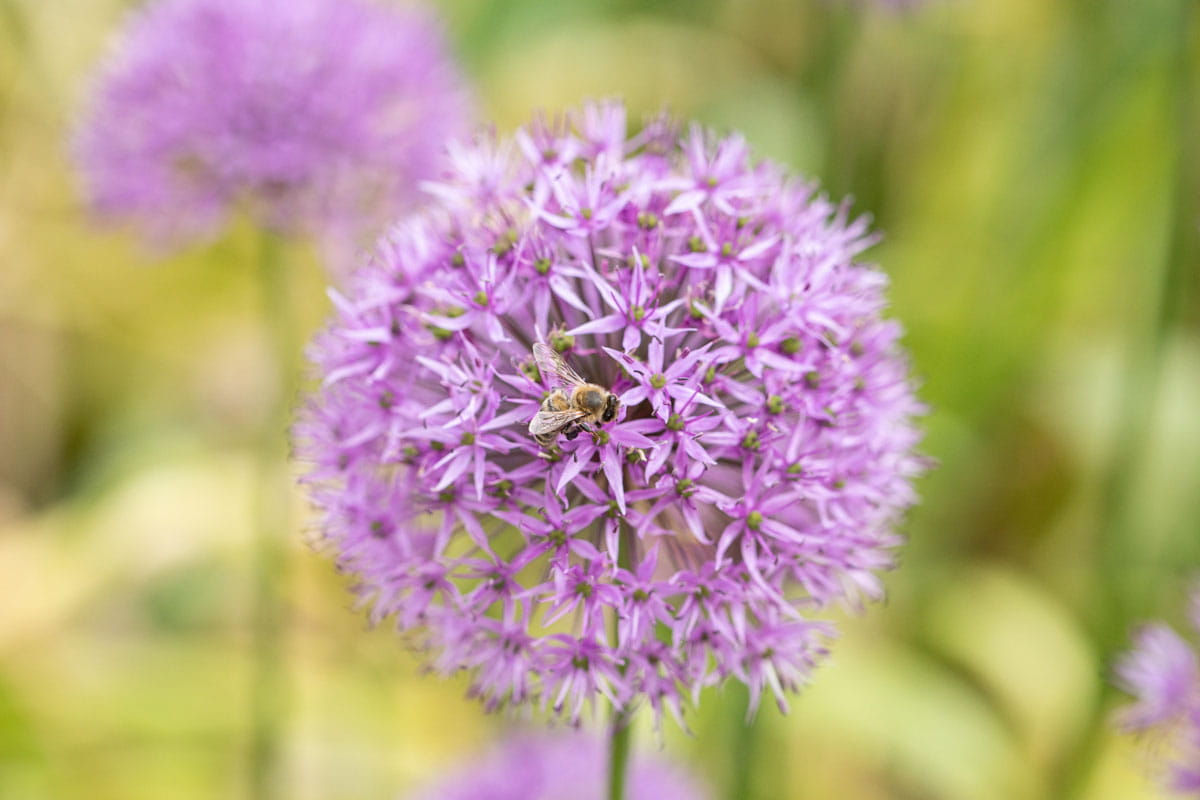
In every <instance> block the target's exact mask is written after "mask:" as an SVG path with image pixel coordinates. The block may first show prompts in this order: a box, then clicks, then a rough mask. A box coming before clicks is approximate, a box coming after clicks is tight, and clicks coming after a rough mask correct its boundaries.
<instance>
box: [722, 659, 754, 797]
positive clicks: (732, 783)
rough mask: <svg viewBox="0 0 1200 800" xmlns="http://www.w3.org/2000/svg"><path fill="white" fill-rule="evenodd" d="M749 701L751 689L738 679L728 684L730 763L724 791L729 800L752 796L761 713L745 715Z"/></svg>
mask: <svg viewBox="0 0 1200 800" xmlns="http://www.w3.org/2000/svg"><path fill="white" fill-rule="evenodd" d="M749 703H750V692H749V690H747V689H746V687H745V686H744V685H742V684H740V683H734V684H731V685H730V686H729V687H728V695H727V698H726V702H725V705H726V706H727V707H728V714H729V720H728V723H727V724H728V725H729V727H730V728H731V729H732V731H733V735H732V736H731V737H730V738H731V739H732V741H731V742H730V753H731V754H732V756H733V764H732V768H731V770H730V773H729V788H728V790H727V791H726V793H725V797H726V798H728V800H751V798H753V797H754V794H753V791H754V787H753V786H752V777H753V775H754V768H755V758H754V754H755V751H756V750H757V748H758V738H759V737H758V734H759V729H760V727H761V725H762V722H761V719H762V717H761V715H760V714H755V715H754V717H753V718H752V719H747V718H746V710H747V708H748V705H749Z"/></svg>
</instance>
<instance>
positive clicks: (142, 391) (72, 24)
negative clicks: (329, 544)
mask: <svg viewBox="0 0 1200 800" xmlns="http://www.w3.org/2000/svg"><path fill="white" fill-rule="evenodd" d="M132 5H133V4H132V3H120V2H116V0H101V1H100V2H88V3H84V2H72V3H42V2H36V1H35V0H0V12H2V13H0V27H2V28H3V31H2V34H3V35H2V36H0V254H2V257H0V586H2V587H3V590H4V591H3V598H4V599H3V601H2V603H0V798H3V799H4V800H9V799H10V798H12V799H13V800H18V799H19V800H26V799H27V798H74V797H80V798H82V797H87V798H94V799H96V800H105V799H106V798H114V800H115V799H116V798H121V799H122V800H125V799H126V798H142V797H145V798H160V797H164V796H169V797H172V798H189V797H197V798H199V797H214V796H244V795H245V794H246V792H247V789H246V787H247V786H248V785H249V784H248V775H249V773H250V771H251V766H252V765H251V764H250V756H249V755H248V753H249V752H250V737H251V725H252V721H251V712H250V708H251V697H250V693H251V691H252V690H251V686H252V683H251V668H252V665H251V661H252V659H253V653H254V650H253V638H254V637H253V635H252V620H251V613H252V612H251V606H252V597H253V581H254V576H253V574H252V572H253V569H252V565H253V564H254V563H255V562H254V560H253V550H254V523H253V519H254V514H255V512H254V507H255V502H256V501H255V497H256V493H257V492H258V489H259V484H258V478H257V477H256V475H257V473H258V467H257V466H256V464H257V462H256V455H255V453H256V450H257V449H258V447H259V442H260V440H261V438H262V430H261V429H262V425H263V420H264V419H265V418H267V416H268V415H269V413H270V405H271V402H272V399H271V398H273V397H274V396H276V394H277V392H278V391H279V386H278V381H279V380H280V378H279V376H280V375H281V374H282V375H286V374H288V373H289V370H290V369H291V368H298V365H299V362H300V353H299V352H298V351H297V352H296V354H295V359H296V361H295V363H294V364H291V365H289V369H284V370H280V369H278V368H276V366H275V365H273V364H272V361H271V359H272V345H271V343H270V341H269V339H268V337H267V335H266V334H265V332H264V329H263V324H262V322H261V320H260V319H259V315H258V311H259V301H258V297H257V291H258V289H257V286H256V283H255V281H256V277H255V274H254V270H253V264H254V260H255V257H256V256H255V247H256V241H257V239H256V234H255V232H254V231H252V230H249V229H248V228H247V227H245V225H244V224H243V225H239V226H235V228H234V229H233V230H231V231H229V232H228V233H227V235H225V236H224V237H223V238H222V239H220V240H219V241H216V242H212V243H210V244H207V245H203V246H198V247H195V248H192V249H189V250H187V251H185V252H181V253H173V254H161V253H150V252H147V251H146V250H144V249H142V248H141V246H140V245H139V244H138V243H137V242H136V241H135V240H134V238H133V237H132V236H131V235H129V234H128V233H127V232H119V231H118V232H112V231H101V230H98V229H97V228H96V227H94V226H93V225H92V224H91V222H90V221H89V219H88V217H87V214H86V213H85V211H84V210H83V209H82V208H81V206H80V201H79V198H78V194H77V187H76V184H75V181H74V178H73V176H72V172H71V167H70V164H69V163H68V162H67V159H66V156H65V142H66V138H67V131H68V129H69V125H70V123H71V121H72V119H73V117H74V115H75V114H76V113H77V109H78V108H79V105H80V101H81V99H82V98H83V97H84V95H85V94H86V92H87V88H88V80H89V74H90V72H91V70H92V69H93V67H94V65H95V64H96V62H97V60H98V59H99V58H100V57H101V56H102V53H103V52H104V49H105V47H106V43H107V42H108V40H109V38H110V36H111V34H112V32H113V31H114V29H115V28H116V26H117V25H119V23H120V21H121V18H122V15H123V13H124V12H125V10H126V7H128V6H132ZM1193 5H1194V4H1193V3H1192V2H1191V0H1006V2H1002V3H996V2H985V0H928V2H926V3H925V4H924V6H923V7H921V8H918V9H915V10H912V11H910V12H907V13H892V12H887V11H883V10H880V9H876V8H873V7H871V6H870V5H869V4H866V3H863V4H854V3H844V4H843V3H840V2H837V1H836V0H827V1H826V0H808V1H807V2H799V1H798V0H691V1H690V2H689V1H687V0H656V1H655V2H634V0H612V1H610V2H599V1H598V0H597V1H596V2H585V1H584V0H579V1H577V2H566V1H565V0H564V2H557V3H545V2H541V0H453V2H449V3H447V4H446V5H445V6H444V9H443V10H444V12H445V14H446V17H447V20H448V22H447V24H448V28H449V30H450V33H451V35H452V38H453V41H454V42H455V44H456V47H457V49H458V52H459V53H460V55H461V57H462V58H463V60H464V63H465V64H466V69H467V71H468V74H469V75H470V76H471V78H472V79H473V81H474V82H475V85H476V87H477V94H478V98H479V100H480V103H481V106H482V109H483V111H482V116H484V117H485V118H487V119H492V120H495V122H496V124H497V126H498V127H499V128H501V129H503V130H508V129H510V128H511V127H513V126H514V125H516V124H519V123H521V122H522V121H524V120H525V119H526V118H527V117H528V116H529V115H530V113H531V112H532V111H533V110H534V109H539V108H544V109H555V108H559V107H562V106H564V105H569V104H573V103H577V102H578V101H580V100H581V99H584V98H587V97H604V96H622V97H624V98H626V100H627V101H628V102H629V104H630V105H631V107H632V108H633V109H635V111H637V112H651V111H655V110H657V109H658V108H660V107H661V106H663V105H667V106H669V107H670V108H671V109H672V110H673V111H675V112H677V113H678V114H681V115H684V116H688V117H696V118H699V119H701V120H703V121H705V122H707V123H709V124H712V125H714V126H716V127H718V128H721V129H732V128H737V129H740V130H742V131H743V132H744V133H745V134H746V135H747V136H748V138H749V139H750V140H751V142H752V143H753V144H754V145H755V147H756V149H757V151H758V152H759V153H761V154H764V155H767V156H769V157H772V158H775V159H779V160H781V161H784V162H787V163H789V164H791V165H793V166H794V167H795V168H796V169H797V170H799V171H801V172H803V173H805V174H809V175H813V176H816V177H818V178H819V179H820V180H821V181H822V183H823V185H824V186H825V187H826V189H827V190H828V191H829V192H830V193H831V194H832V195H834V196H842V195H851V196H853V197H854V198H855V209H856V210H858V211H860V212H864V213H870V214H872V215H873V216H874V218H875V220H876V222H877V224H878V226H879V227H880V228H881V229H882V230H883V231H884V232H885V233H886V238H885V239H884V241H883V242H882V243H881V244H880V245H879V246H878V247H877V248H875V250H874V251H873V252H872V257H873V258H874V259H876V260H877V261H879V263H881V264H882V265H883V266H884V268H885V269H886V270H887V271H888V272H889V274H890V275H891V276H892V280H893V292H892V297H893V302H894V313H895V315H896V316H897V317H898V318H899V319H901V320H903V322H904V323H905V325H906V328H907V330H908V332H909V333H908V338H907V341H908V344H909V346H910V347H911V349H912V353H913V360H914V363H915V367H916V370H917V372H918V374H919V375H920V376H921V379H922V381H923V384H924V385H923V389H922V396H923V398H924V399H925V400H926V401H927V402H928V403H929V404H930V407H931V413H930V415H929V417H928V420H927V427H928V438H927V440H926V443H925V445H924V449H925V451H926V452H927V453H929V454H930V455H931V456H932V457H934V458H935V459H937V461H938V462H939V467H938V469H936V470H935V471H934V472H932V473H931V474H930V475H929V476H928V477H927V478H925V479H924V480H923V481H922V483H921V487H920V490H921V494H922V496H923V501H922V505H921V506H920V508H919V509H918V510H917V511H916V513H915V514H913V516H912V519H911V520H910V522H909V524H908V525H907V533H908V534H909V536H910V542H909V544H908V545H907V546H906V548H905V550H904V552H903V565H902V568H901V569H899V570H898V571H896V572H895V573H894V574H892V575H890V576H889V579H888V584H889V590H890V600H889V602H888V603H887V604H886V605H884V606H882V607H878V608H873V609H870V610H869V611H868V613H867V614H865V615H848V616H847V619H846V620H845V622H844V625H843V627H844V629H845V631H846V633H845V636H844V637H843V640H842V641H841V642H839V643H838V645H837V647H836V649H835V653H834V658H833V663H832V664H830V665H829V666H827V667H826V668H824V669H822V670H820V671H819V673H818V674H817V679H816V681H815V683H814V684H813V686H812V687H811V688H810V689H809V690H808V691H806V693H805V694H803V695H802V696H801V697H800V698H798V699H797V700H796V702H795V703H794V705H793V709H792V711H791V713H790V714H788V715H787V716H783V715H780V714H779V713H778V712H776V711H775V710H774V709H771V708H768V709H765V710H764V711H763V712H762V713H760V715H759V717H758V719H757V720H756V721H755V723H754V726H753V728H752V731H751V735H750V736H749V737H748V738H743V736H744V735H743V734H742V733H741V732H740V730H739V729H740V728H741V720H742V716H743V713H744V707H745V696H744V694H739V693H738V692H736V691H732V690H730V691H727V692H725V693H716V692H714V693H713V694H712V695H711V696H707V697H705V698H704V699H703V701H702V703H701V708H700V710H699V712H698V713H696V714H695V715H694V719H693V720H692V723H693V729H694V731H695V735H694V736H693V737H688V736H686V735H684V734H682V733H679V732H677V731H668V733H667V736H666V747H667V749H668V751H669V752H670V753H672V754H674V755H676V756H677V757H679V758H682V759H685V760H687V761H689V762H690V763H691V764H693V765H694V766H695V768H696V769H697V770H698V771H700V772H702V773H704V774H705V775H706V777H707V778H708V779H709V780H710V781H711V783H712V785H713V786H714V797H718V796H721V791H722V788H721V787H728V786H733V785H741V786H743V787H744V790H743V791H742V794H743V796H747V797H751V796H752V797H756V798H790V797H795V798H824V797H831V796H842V797H848V798H856V799H857V798H863V799H864V800H875V799H876V798H878V799H880V800H883V798H895V799H900V798H934V799H938V800H942V799H944V800H993V799H995V800H1001V799H1003V800H1013V799H1014V798H1015V799H1016V800H1021V799H1022V798H1054V799H1055V800H1058V799H1059V798H1094V799H1095V800H1107V799H1109V798H1111V799H1112V800H1118V799H1119V800H1130V798H1134V799H1136V798H1139V797H1152V796H1153V792H1152V789H1151V787H1150V786H1149V785H1148V783H1147V781H1146V780H1145V778H1144V775H1143V774H1142V773H1141V767H1142V765H1141V764H1140V763H1139V761H1138V758H1137V757H1136V755H1135V754H1134V746H1133V744H1132V743H1130V742H1127V741H1124V740H1122V739H1120V738H1118V737H1116V736H1114V735H1112V734H1111V733H1110V730H1109V726H1108V724H1107V723H1108V720H1109V716H1110V714H1111V712H1112V709H1113V707H1114V704H1115V703H1116V702H1117V699H1118V698H1116V697H1115V696H1114V692H1113V691H1112V690H1110V689H1107V688H1106V686H1107V677H1108V674H1109V672H1108V671H1109V668H1110V664H1111V660H1112V658H1113V656H1114V654H1115V652H1116V650H1117V649H1119V648H1120V647H1121V646H1122V645H1123V642H1124V641H1125V637H1126V635H1127V633H1128V630H1129V627H1130V625H1131V624H1133V623H1134V622H1135V621H1136V620H1138V619H1142V618H1148V617H1165V618H1168V619H1173V618H1175V619H1177V616H1176V615H1177V613H1178V612H1177V611H1176V609H1177V608H1178V607H1179V606H1180V602H1179V599H1180V597H1181V593H1182V588H1183V585H1184V582H1185V580H1186V579H1187V578H1188V577H1189V576H1190V575H1191V574H1193V573H1195V572H1197V571H1200V470H1198V469H1197V467H1198V466H1200V415H1198V414H1197V408H1198V407H1200V302H1198V299H1200V297H1198V293H1197V289H1196V287H1197V274H1198V270H1197V267H1198V266H1200V247H1198V246H1197V234H1198V228H1200V216H1198V214H1197V209H1198V208H1200V154H1198V153H1200V124H1198V121H1197V120H1198V118H1197V110H1196V109H1197V107H1198V106H1200V94H1197V92H1200V82H1198V81H1197V74H1198V70H1200V34H1198V31H1197V25H1200V14H1198V13H1196V11H1195V10H1194V9H1193V8H1192V6H1193ZM283 257H284V258H285V259H287V262H288V269H289V272H288V278H287V279H288V282H289V289H288V291H289V300H290V308H289V313H290V314H291V315H292V318H293V320H294V322H295V330H294V334H295V336H296V339H297V341H299V340H302V338H303V337H304V336H307V335H308V334H309V333H310V332H311V331H313V330H314V329H315V328H316V327H317V326H318V325H319V324H320V320H321V318H322V316H323V314H324V313H325V303H326V300H325V297H324V294H323V286H324V283H325V277H324V274H323V272H322V270H321V267H320V263H319V259H318V258H317V256H316V254H315V253H313V252H311V251H310V250H309V249H307V248H306V247H305V246H304V245H302V244H291V245H288V246H287V247H286V250H285V252H284V254H283ZM280 447H282V445H280ZM305 513H306V512H305V509H304V506H303V503H302V501H301V500H299V499H298V498H295V516H296V518H297V519H302V518H303V516H304V514H305ZM301 525H302V524H298V526H297V527H298V528H299V527H301ZM283 577H284V580H285V582H284V584H283V588H284V595H283V604H284V605H283V606H282V610H283V614H284V625H283V628H282V630H281V632H280V636H281V639H280V646H281V647H282V648H283V654H282V658H281V659H280V660H279V662H278V669H279V670H280V671H281V675H280V686H281V687H284V699H285V705H284V707H283V710H282V715H281V717H280V719H279V720H278V724H279V727H278V736H279V738H280V741H279V742H278V748H279V759H280V761H279V768H278V769H277V771H276V772H275V773H273V776H272V780H273V781H274V782H275V788H276V790H277V793H278V795H279V796H282V797H289V798H361V797H395V796H397V795H401V794H402V793H403V792H404V791H405V790H406V789H408V788H410V787H412V786H414V785H415V784H416V783H418V782H420V781H421V780H423V779H426V778H428V777H429V776H431V775H433V774H434V773H436V772H437V771H438V770H439V769H441V768H443V767H444V766H445V765H448V764H452V763H454V762H455V761H456V760H460V759H462V758H464V757H467V756H469V754H470V753H472V752H475V751H477V750H478V749H479V748H481V747H483V746H485V744H486V742H487V741H488V740H489V739H492V738H494V737H496V736H499V735H502V732H503V728H504V725H505V724H507V722H506V721H505V720H503V719H499V718H495V717H485V716H484V715H483V713H482V711H481V709H480V708H479V707H478V706H477V705H476V704H474V703H473V702H470V701H467V700H465V699H464V698H463V693H464V686H463V685H462V684H460V683H459V682H455V681H440V680H436V679H431V678H429V677H427V676H422V675H420V674H419V673H418V670H417V666H416V662H415V660H414V659H413V658H412V657H411V656H410V655H408V654H406V653H404V652H403V651H402V648H401V647H400V645H399V644H398V643H397V642H396V640H395V638H394V637H393V636H392V635H391V633H390V632H389V631H388V630H386V629H381V630H374V631H367V630H364V623H363V621H362V618H361V616H359V615H357V614H355V613H353V611H352V610H350V609H349V608H348V606H349V604H350V600H349V595H348V594H347V593H346V591H345V586H344V583H345V581H344V580H343V579H342V578H341V577H340V576H338V575H336V574H334V571H333V569H332V568H331V566H330V565H329V563H328V561H327V560H326V559H323V558H321V557H319V556H317V555H315V554H313V553H312V552H311V551H310V550H309V549H308V548H307V547H306V546H305V543H304V537H303V536H302V534H301V533H300V531H299V530H297V531H296V533H295V535H294V536H293V538H292V539H291V541H290V542H289V546H288V552H287V559H286V564H285V565H284V571H283ZM643 722H644V721H643ZM638 738H639V739H640V740H641V741H640V744H642V745H647V746H649V745H652V742H653V737H652V736H651V734H650V733H649V732H648V731H642V730H639V731H638ZM739 782H740V783H739Z"/></svg>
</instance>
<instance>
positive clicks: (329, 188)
mask: <svg viewBox="0 0 1200 800" xmlns="http://www.w3.org/2000/svg"><path fill="white" fill-rule="evenodd" d="M467 116H468V103H467V98H466V95H465V92H464V90H463V87H462V83H461V80H460V78H459V76H458V74H457V72H456V69H455V67H454V65H453V63H452V61H451V59H450V55H449V53H448V52H447V49H446V45H445V42H444V41H443V37H442V34H441V31H440V29H439V25H438V24H437V23H436V22H435V21H434V19H433V18H432V17H431V16H430V15H428V14H426V13H424V12H421V11H419V10H417V9H412V8H410V9H399V8H388V7H386V6H384V5H382V4H379V3H376V2H375V1H374V0H157V2H151V3H150V4H149V5H148V6H147V7H146V8H145V9H143V10H141V11H140V12H138V13H136V14H135V15H134V16H133V17H132V18H131V19H130V21H129V23H128V24H127V25H126V27H125V29H124V31H123V33H122V35H121V37H120V39H119V41H117V42H116V43H115V46H114V48H113V51H112V54H111V56H110V58H109V61H108V63H107V64H106V65H105V66H104V67H103V69H102V70H101V71H100V74H99V76H98V79H97V81H96V85H95V86H94V87H93V93H92V96H91V98H90V103H89V105H88V108H87V110H86V112H85V113H84V115H83V117H82V119H81V120H80V124H79V125H78V128H77V130H76V132H75V141H74V149H75V155H76V158H77V160H78V162H79V165H80V168H81V171H82V174H83V178H84V184H85V189H86V194H87V196H88V201H89V203H90V205H91V206H92V207H93V208H94V210H95V211H96V212H97V214H98V215H100V216H101V217H103V218H107V219H111V220H113V221H119V222H130V223H133V224H134V225H135V226H136V227H137V228H139V229H141V230H142V231H143V232H144V233H146V234H148V236H149V237H150V238H151V239H152V240H154V241H156V242H160V243H179V242H182V241H186V240H189V239H192V238H196V237H201V236H206V235H211V234H212V233H214V232H215V231H216V230H217V229H218V228H219V227H220V226H221V225H222V224H223V223H224V221H225V220H226V218H227V217H228V216H229V214H230V212H231V211H232V210H233V209H234V207H235V206H238V207H242V208H245V209H246V210H248V211H249V212H250V213H251V214H252V215H253V216H254V217H255V219H256V220H257V221H258V223H260V224H262V225H265V226H268V227H270V228H272V229H275V230H280V231H284V232H288V233H308V234H319V235H323V236H324V235H328V236H340V237H352V236H354V235H361V234H363V233H364V232H365V231H366V230H370V231H371V233H372V235H373V234H374V233H375V232H377V231H378V230H379V229H380V228H381V227H382V225H381V224H380V223H382V222H383V220H384V219H386V218H388V217H391V216H394V215H395V214H396V213H398V212H399V211H401V210H403V209H405V208H407V207H408V205H409V204H410V203H411V202H412V201H413V200H414V199H415V198H416V197H417V193H418V192H417V184H418V183H419V182H420V181H421V180H423V179H425V178H428V177H431V176H432V175H433V174H434V172H433V171H434V169H435V168H436V167H435V166H434V165H435V164H436V162H437V157H438V155H439V153H440V152H441V150H442V148H443V146H444V143H445V140H446V138H447V137H451V136H456V135H458V134H459V133H461V132H462V131H463V127H464V125H465V124H466V122H467ZM371 223H373V224H371Z"/></svg>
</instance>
